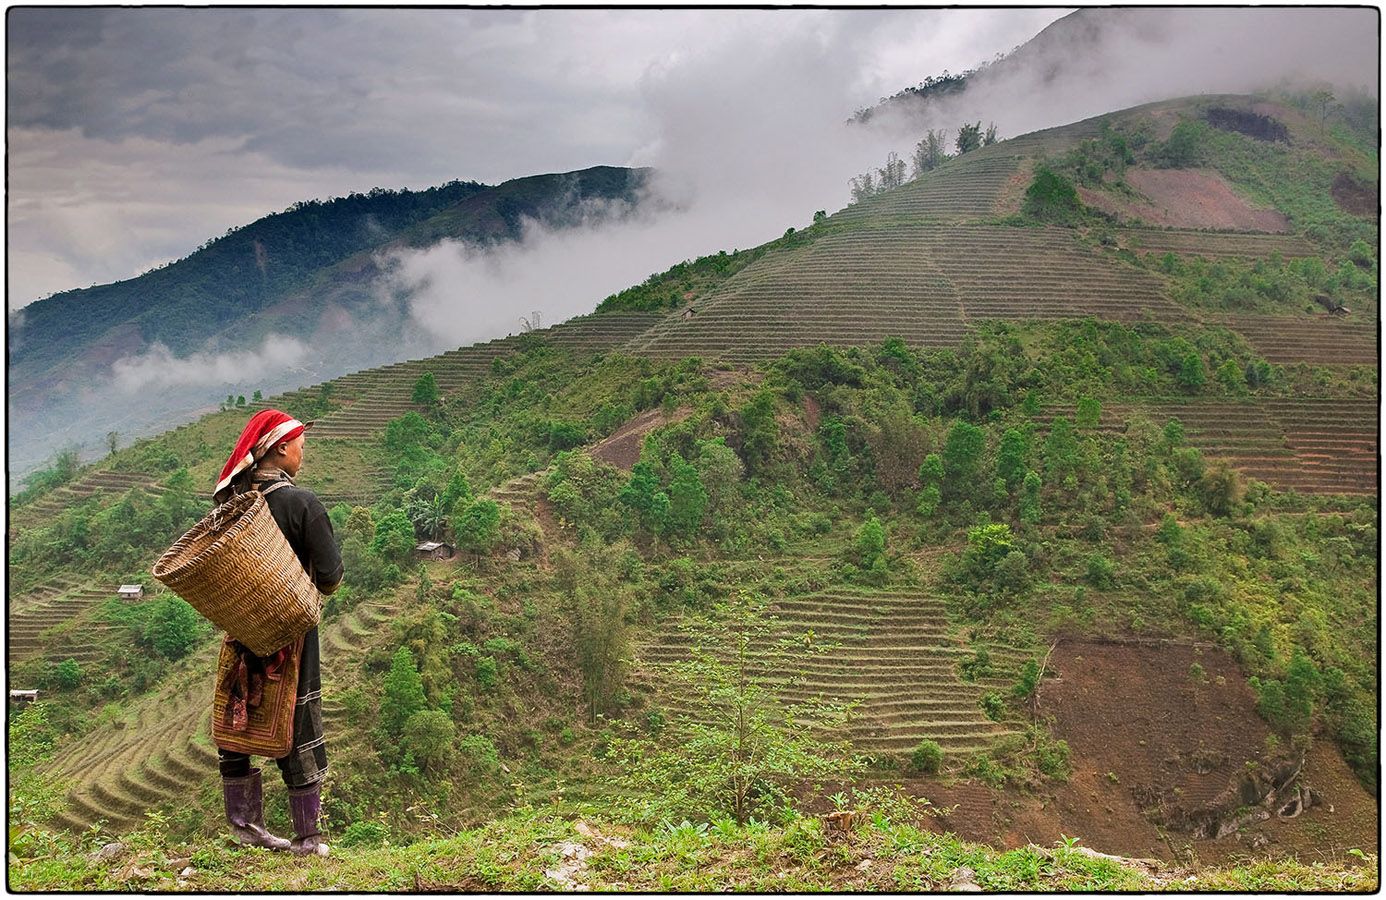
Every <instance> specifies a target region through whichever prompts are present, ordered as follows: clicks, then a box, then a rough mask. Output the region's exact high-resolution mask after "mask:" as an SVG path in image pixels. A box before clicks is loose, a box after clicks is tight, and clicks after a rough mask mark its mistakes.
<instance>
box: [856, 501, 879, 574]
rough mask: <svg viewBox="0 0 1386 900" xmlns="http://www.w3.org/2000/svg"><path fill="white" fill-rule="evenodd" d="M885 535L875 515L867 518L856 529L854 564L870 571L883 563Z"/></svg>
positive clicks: (872, 514)
mask: <svg viewBox="0 0 1386 900" xmlns="http://www.w3.org/2000/svg"><path fill="white" fill-rule="evenodd" d="M885 547H886V533H885V526H883V525H882V524H881V520H880V519H878V518H876V514H875V513H871V514H870V515H869V516H867V518H866V521H865V522H863V523H862V526H861V528H858V529H857V540H856V562H857V563H858V564H859V565H860V566H861V568H863V569H872V568H875V567H876V566H877V565H879V564H883V563H884V562H885Z"/></svg>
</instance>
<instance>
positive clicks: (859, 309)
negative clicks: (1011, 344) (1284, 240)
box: [625, 225, 1189, 362]
mask: <svg viewBox="0 0 1386 900" xmlns="http://www.w3.org/2000/svg"><path fill="white" fill-rule="evenodd" d="M1088 315H1092V316H1098V317H1101V318H1111V319H1117V320H1120V321H1136V320H1140V319H1153V320H1157V321H1183V320H1188V319H1189V316H1188V313H1187V312H1185V311H1184V310H1183V309H1182V308H1181V307H1179V306H1178V305H1176V304H1175V303H1173V302H1172V301H1170V300H1169V299H1167V298H1166V297H1165V296H1164V295H1163V294H1162V293H1161V284H1160V282H1159V281H1158V280H1157V279H1155V278H1153V277H1151V276H1149V275H1147V274H1145V273H1143V272H1140V271H1138V270H1135V269H1133V268H1131V267H1128V266H1122V265H1118V264H1116V263H1114V262H1112V261H1109V260H1107V259H1106V258H1104V257H1103V256H1102V255H1100V254H1098V253H1095V252H1093V251H1092V250H1090V249H1089V248H1087V247H1084V246H1083V245H1082V244H1080V243H1079V242H1078V241H1077V240H1076V239H1075V237H1074V234H1073V232H1071V231H1068V230H1065V229H1059V228H1013V227H1005V226H990V225H896V226H889V227H870V228H868V227H860V228H854V229H851V230H847V231H841V232H836V233H832V234H828V235H826V236H824V237H822V238H820V239H818V240H817V241H815V242H814V243H812V244H810V245H808V246H806V247H800V248H797V249H795V250H792V251H789V252H786V253H782V254H779V255H777V256H775V257H772V258H767V259H763V260H758V261H757V262H756V263H753V264H752V265H750V266H748V267H747V268H746V269H745V270H743V271H742V272H740V273H738V274H737V275H736V276H735V277H734V278H732V279H730V280H729V281H728V282H727V284H726V285H724V286H723V287H722V288H721V289H720V290H718V291H717V292H716V293H714V294H712V295H710V296H709V297H708V298H706V299H704V300H702V301H699V302H697V303H696V304H695V305H694V307H693V310H692V312H691V314H689V315H687V316H685V315H674V316H670V317H668V318H666V319H665V320H664V321H662V322H661V323H660V324H658V325H656V326H655V327H653V328H651V329H650V330H649V331H647V332H645V333H644V334H643V335H641V336H640V337H638V338H636V339H635V340H633V341H631V342H630V343H629V344H627V345H626V348H625V349H626V350H627V351H628V352H632V353H641V354H650V355H654V356H665V357H677V356H708V357H719V358H723V359H728V360H731V361H735V362H753V361H758V360H764V359H769V358H773V357H776V356H779V355H780V354H782V353H783V352H784V351H785V350H786V349H788V348H789V347H802V346H813V345H816V344H818V343H820V342H822V343H828V344H835V345H858V346H864V345H869V344H874V343H878V342H880V341H882V340H884V339H885V338H887V337H899V338H901V339H903V340H904V341H905V342H906V343H908V344H910V345H912V346H916V347H946V346H955V345H957V344H958V343H960V342H961V341H962V339H963V337H964V335H965V334H966V331H967V328H968V325H969V323H970V322H972V321H975V320H978V319H991V318H1005V319H1017V320H1021V319H1059V318H1071V317H1079V316H1088Z"/></svg>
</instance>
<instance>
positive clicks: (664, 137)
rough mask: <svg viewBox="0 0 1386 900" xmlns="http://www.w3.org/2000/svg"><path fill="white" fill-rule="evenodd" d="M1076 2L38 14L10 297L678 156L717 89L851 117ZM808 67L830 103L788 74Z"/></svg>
mask: <svg viewBox="0 0 1386 900" xmlns="http://www.w3.org/2000/svg"><path fill="white" fill-rule="evenodd" d="M1066 12H1067V10H1064V9H1058V8H1055V9H1009V10H890V11H879V10H876V11H806V10H800V11H774V12H764V11H706V10H703V11H692V10H665V11H622V10H568V11H562V10H542V11H528V12H518V11H482V10H408V9H398V10H341V9H338V10H331V9H321V10H318V9H309V10H250V9H218V10H178V9H146V10H137V9H100V10H97V9H46V10H43V9H15V10H12V11H11V12H10V13H9V16H8V20H7V24H8V30H7V50H8V56H7V59H8V71H7V75H8V78H7V101H8V119H9V122H8V126H9V127H8V131H7V139H8V149H9V197H8V201H9V207H8V215H9V218H8V225H9V229H8V243H9V246H8V250H9V305H10V308H15V307H18V306H22V305H24V304H25V303H28V302H31V301H32V300H34V299H37V298H38V297H41V296H44V295H46V294H48V293H51V292H53V291H59V290H65V289H68V288H73V287H85V286H87V285H90V284H95V283H104V282H108V281H114V280H118V279H121V278H128V277H131V276H133V275H136V274H138V273H140V272H142V271H145V270H146V269H148V268H150V267H152V266H155V265H158V264H160V263H163V262H166V261H168V260H170V259H176V258H178V257H181V256H184V255H186V254H187V253H189V252H190V251H192V250H193V249H195V248H196V247H197V245H198V244H200V243H201V242H202V241H203V240H205V239H207V238H208V237H212V236H215V235H219V234H221V233H223V232H224V231H226V230H227V229H228V228H231V227H235V226H239V225H244V224H247V223H249V222H251V221H254V220H255V219H257V218H259V217H260V216H263V215H265V214H267V213H270V212H274V211H278V210H282V209H284V208H285V207H287V206H288V205H290V204H291V203H293V202H295V201H298V200H304V199H310V198H318V197H327V196H340V195H343V194H345V193H348V192H350V191H363V190H368V189H370V188H372V187H375V186H382V187H410V188H423V187H427V186H430V185H435V184H439V183H442V182H444V181H448V180H451V179H454V178H460V179H476V180H479V181H483V182H487V183H498V182H500V181H504V180H506V179H509V178H515V177H519V176H523V175H530V174H536V173H541V172H554V171H568V170H572V169H579V168H584V167H587V166H592V165H598V164H610V165H643V164H655V165H659V164H661V163H667V162H668V161H669V160H670V159H671V158H677V156H678V150H679V148H678V147H677V146H675V144H676V143H678V144H683V143H688V144H689V145H692V146H696V144H697V142H698V141H699V140H706V139H708V138H709V137H710V138H713V139H715V137H716V135H715V131H716V127H717V126H716V121H715V117H714V118H713V120H712V121H708V120H707V118H706V116H705V115H704V116H703V117H702V118H700V119H698V120H697V122H696V126H697V130H698V134H690V133H688V132H689V130H690V129H688V128H687V125H688V121H682V122H681V121H680V120H679V114H678V110H679V109H680V108H681V106H697V105H698V103H699V101H700V100H702V99H704V98H710V99H711V100H712V101H713V102H722V103H725V104H726V105H727V107H728V111H727V114H728V115H729V116H730V115H738V116H745V117H748V118H751V119H764V118H772V119H773V117H774V116H775V115H776V114H777V113H776V107H777V105H782V104H791V103H803V102H816V103H821V104H822V105H823V106H824V107H825V109H823V110H822V112H823V114H824V115H831V116H833V117H834V120H835V121H836V120H838V119H840V118H845V117H846V116H847V115H849V114H850V113H851V112H852V110H853V109H854V108H855V107H858V106H862V105H867V104H870V103H873V102H875V101H876V100H877V99H878V98H880V97H881V96H884V95H887V94H891V93H894V92H895V91H897V90H899V89H901V88H903V87H906V86H908V85H911V84H915V83H917V82H918V81H920V80H921V79H922V78H924V77H925V76H927V75H930V74H935V73H938V72H940V71H942V70H944V69H949V70H952V71H955V72H956V71H960V70H962V69H966V68H970V67H972V66H975V65H976V64H977V63H979V62H981V61H983V60H986V59H988V58H990V57H992V56H993V55H995V54H996V53H998V52H1004V51H1007V50H1010V49H1011V48H1012V47H1014V46H1016V45H1018V44H1020V43H1023V42H1024V41H1026V40H1028V39H1029V38H1031V37H1033V36H1034V35H1035V34H1036V33H1037V32H1039V31H1040V30H1041V29H1042V28H1044V26H1046V25H1047V24H1049V23H1050V22H1052V21H1053V20H1055V19H1056V18H1058V17H1060V16H1061V15H1063V14H1065V13H1066ZM805 48H808V50H807V51H806V50H805ZM777 54H778V58H780V59H782V63H783V64H782V65H780V64H776V65H775V66H774V72H773V73H770V75H769V76H767V72H766V71H765V70H764V69H760V70H758V69H757V63H762V62H764V61H767V60H770V61H774V60H776V59H777ZM743 64H744V66H743ZM810 65H811V66H812V69H811V70H809V66H810ZM795 66H803V67H804V68H805V71H804V72H803V73H802V74H803V79H812V81H813V83H814V84H815V86H816V87H815V96H814V97H813V98H808V99H807V100H806V98H805V97H804V96H802V95H798V94H787V93H786V88H785V85H784V84H774V83H773V82H770V83H767V77H773V76H774V74H777V73H782V72H784V70H785V69H790V70H793V69H794V67H795ZM738 78H746V79H748V80H747V81H745V83H738V82H737V79H738ZM803 79H801V80H803ZM714 82H716V83H714ZM825 90H827V95H826V96H824V91H825ZM733 104H735V105H736V106H737V107H738V108H737V109H736V110H733V109H732V108H731V106H732V105H733ZM699 111H700V112H702V113H704V114H705V113H706V112H707V110H706V109H700V110H699ZM690 121H691V120H690ZM845 174H851V173H850V172H848V173H845ZM834 177H837V176H834ZM842 185H843V187H842V192H843V196H842V197H841V198H840V199H841V202H845V201H846V182H845V175H844V177H843V178H842ZM838 205H841V203H839V204H838Z"/></svg>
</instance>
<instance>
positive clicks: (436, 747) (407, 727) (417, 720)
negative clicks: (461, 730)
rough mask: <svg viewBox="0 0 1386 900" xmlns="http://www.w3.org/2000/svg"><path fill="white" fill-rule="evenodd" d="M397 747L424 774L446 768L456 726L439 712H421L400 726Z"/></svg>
mask: <svg viewBox="0 0 1386 900" xmlns="http://www.w3.org/2000/svg"><path fill="white" fill-rule="evenodd" d="M401 738H402V740H401V741H400V747H401V749H403V750H404V752H405V753H406V754H407V755H409V756H412V757H413V758H414V761H415V762H417V763H418V764H419V765H420V766H421V767H423V768H424V769H425V770H429V769H432V770H435V771H436V770H440V769H443V768H445V767H446V766H447V764H448V762H450V761H451V760H452V757H453V755H454V753H455V752H456V751H455V749H454V747H453V742H454V741H455V740H456V739H457V726H456V725H454V724H453V723H452V717H451V716H449V715H448V714H447V713H445V712H443V711H442V710H441V709H421V710H419V711H418V712H416V713H414V714H413V715H411V716H410V717H409V718H408V719H407V720H405V723H404V731H403V733H402V735H401Z"/></svg>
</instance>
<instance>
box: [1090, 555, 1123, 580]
mask: <svg viewBox="0 0 1386 900" xmlns="http://www.w3.org/2000/svg"><path fill="white" fill-rule="evenodd" d="M1087 580H1088V584H1090V585H1092V586H1093V587H1095V588H1111V587H1115V586H1116V563H1114V562H1112V561H1111V560H1110V559H1108V558H1107V557H1105V556H1103V555H1102V554H1101V553H1094V554H1093V555H1092V556H1090V557H1088V571H1087Z"/></svg>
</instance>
